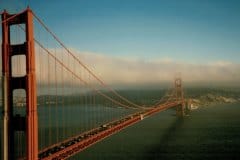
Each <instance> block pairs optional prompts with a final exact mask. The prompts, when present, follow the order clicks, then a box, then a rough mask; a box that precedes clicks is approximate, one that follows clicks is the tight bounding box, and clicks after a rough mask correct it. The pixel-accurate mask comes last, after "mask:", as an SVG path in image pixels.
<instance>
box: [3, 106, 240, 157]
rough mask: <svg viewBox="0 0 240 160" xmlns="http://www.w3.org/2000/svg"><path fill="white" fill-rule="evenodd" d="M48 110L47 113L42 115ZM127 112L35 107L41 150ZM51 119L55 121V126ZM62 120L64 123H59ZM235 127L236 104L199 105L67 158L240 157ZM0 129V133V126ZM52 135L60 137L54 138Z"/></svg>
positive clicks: (238, 118) (238, 119)
mask: <svg viewBox="0 0 240 160" xmlns="http://www.w3.org/2000/svg"><path fill="white" fill-rule="evenodd" d="M47 111H48V112H49V111H50V112H51V113H52V115H51V116H49V115H47V114H44V113H48V112H47ZM90 112H91V113H92V114H93V115H95V121H96V120H97V121H99V123H94V122H93V121H91V120H90V119H91V117H88V118H90V119H88V118H87V115H88V114H89V113H90ZM128 112H129V111H127V110H126V109H121V108H118V109H114V108H96V107H91V108H89V107H88V109H86V108H81V107H76V106H72V107H69V109H68V110H64V111H63V110H61V108H53V107H52V108H50V109H49V108H47V107H42V108H39V128H40V129H39V135H40V137H41V138H40V139H39V142H40V148H41V147H44V146H47V145H49V143H53V142H55V141H60V140H61V139H64V137H65V136H66V135H67V134H75V133H77V132H79V131H84V130H86V129H87V128H86V127H87V126H89V124H91V125H92V126H95V125H96V126H97V125H99V124H101V123H102V122H105V121H107V120H109V119H111V118H113V117H114V116H123V115H126V114H128ZM105 113H108V114H109V113H112V116H113V117H107V116H106V115H107V114H105ZM63 114H64V115H65V117H63ZM77 115H79V116H77ZM71 117H78V118H74V119H73V118H71ZM51 118H52V119H56V118H58V119H59V122H57V121H55V122H54V121H52V120H51ZM62 118H64V119H65V123H60V121H61V119H62ZM92 118H93V117H92ZM49 121H50V122H51V123H49ZM46 122H48V124H45V123H46ZM83 122H84V123H83ZM239 124H240V104H224V105H217V106H210V107H204V108H200V109H198V110H195V111H192V113H191V114H190V116H186V117H184V118H177V117H176V116H175V110H173V109H170V110H167V111H164V112H162V113H159V114H157V115H155V116H153V117H149V118H146V119H145V120H143V121H141V122H139V123H137V124H135V125H134V126H131V127H128V128H127V129H125V130H123V131H121V132H120V133H118V134H115V135H113V136H111V137H109V138H107V139H105V140H103V141H101V142H99V143H97V144H95V145H94V146H92V147H90V148H88V149H86V150H85V151H83V152H81V153H79V154H77V155H75V156H73V157H71V158H70V159H71V160H79V159H80V160H81V159H82V160H85V159H91V160H102V159H104V160H112V159H120V160H128V159H131V160H132V159H138V160H139V159H140V160H146V159H151V160H152V159H153V160H154V159H156V160H157V159H174V160H175V159H199V160H200V159H201V160H202V159H240V137H239V133H240V126H239ZM0 129H1V131H2V128H1V126H0ZM57 132H58V134H59V135H58V137H57V138H56V134H57ZM65 134H66V135H65ZM49 135H52V136H51V137H49ZM49 140H50V141H51V142H49Z"/></svg>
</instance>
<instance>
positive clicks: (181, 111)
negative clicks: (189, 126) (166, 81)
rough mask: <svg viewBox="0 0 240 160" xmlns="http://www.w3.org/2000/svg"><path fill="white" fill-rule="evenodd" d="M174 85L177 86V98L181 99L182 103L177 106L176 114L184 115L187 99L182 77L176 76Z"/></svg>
mask: <svg viewBox="0 0 240 160" xmlns="http://www.w3.org/2000/svg"><path fill="white" fill-rule="evenodd" d="M174 86H175V98H176V100H177V101H180V104H179V105H178V106H176V115H177V116H179V117H182V116H184V109H185V100H184V94H183V88H182V79H181V78H180V77H176V78H175V80H174Z"/></svg>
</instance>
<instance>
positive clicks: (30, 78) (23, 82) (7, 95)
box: [2, 8, 38, 160]
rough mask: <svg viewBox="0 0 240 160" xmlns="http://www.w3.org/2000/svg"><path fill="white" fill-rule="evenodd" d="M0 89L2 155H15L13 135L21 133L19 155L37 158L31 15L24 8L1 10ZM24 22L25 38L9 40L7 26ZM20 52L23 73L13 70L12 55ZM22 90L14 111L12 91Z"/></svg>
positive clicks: (7, 157)
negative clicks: (21, 108) (21, 102)
mask: <svg viewBox="0 0 240 160" xmlns="http://www.w3.org/2000/svg"><path fill="white" fill-rule="evenodd" d="M2 22H3V23H2V84H3V86H2V91H3V92H2V93H3V118H4V119H3V128H4V129H3V130H4V131H3V132H4V133H3V159H4V160H10V159H17V158H21V157H16V155H15V153H16V152H17V150H18V149H19V148H17V147H16V146H15V142H16V137H17V136H18V135H24V136H23V137H24V138H23V140H22V141H23V144H24V145H25V146H24V147H25V149H23V150H24V152H25V153H23V155H22V156H24V157H25V158H26V159H27V160H37V159H38V117H37V98H36V75H35V53H34V36H33V35H34V34H33V15H32V11H31V10H30V9H29V8H28V9H26V10H25V11H24V12H21V13H18V14H15V15H11V14H9V13H7V12H6V11H4V12H3V13H2ZM14 25H22V26H25V31H26V33H25V39H24V40H25V42H24V43H22V44H12V43H11V38H12V36H13V35H12V34H11V26H14ZM15 56H23V57H24V59H25V61H24V62H25V64H24V65H25V68H26V71H25V75H23V76H17V75H14V74H13V70H14V68H13V66H14V64H13V62H12V61H13V60H12V59H13V57H15ZM18 89H21V90H24V92H25V94H26V98H25V102H26V106H25V110H24V113H23V115H19V114H16V113H15V111H14V110H15V108H14V99H13V98H14V91H15V90H18Z"/></svg>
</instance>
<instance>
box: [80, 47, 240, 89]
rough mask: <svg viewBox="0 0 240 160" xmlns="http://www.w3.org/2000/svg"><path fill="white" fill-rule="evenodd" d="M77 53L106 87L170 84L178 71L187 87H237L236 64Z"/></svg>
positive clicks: (239, 69)
mask: <svg viewBox="0 0 240 160" xmlns="http://www.w3.org/2000/svg"><path fill="white" fill-rule="evenodd" d="M75 52H77V51H75ZM77 54H78V56H79V58H80V59H81V60H82V61H83V62H85V63H86V64H88V66H90V67H91V68H92V70H94V72H95V73H97V74H98V75H99V76H100V77H101V78H102V79H104V80H105V81H106V82H107V83H110V84H121V83H123V84H158V83H161V82H167V81H173V79H174V76H175V74H176V73H179V72H180V73H181V76H182V79H183V80H184V82H186V83H191V84H194V83H197V84H201V83H202V84H219V85H221V84H224V85H227V84H230V85H237V84H238V82H240V72H239V71H240V64H234V63H231V62H227V61H216V62H211V63H205V64H194V63H189V62H181V61H177V60H172V59H170V58H163V59H161V58H159V59H155V60H144V59H138V58H133V57H131V58H130V57H113V56H108V55H103V54H96V53H89V52H77Z"/></svg>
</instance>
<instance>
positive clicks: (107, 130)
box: [38, 102, 180, 160]
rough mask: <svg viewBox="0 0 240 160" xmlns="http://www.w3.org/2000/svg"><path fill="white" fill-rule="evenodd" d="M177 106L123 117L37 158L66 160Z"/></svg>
mask: <svg viewBox="0 0 240 160" xmlns="http://www.w3.org/2000/svg"><path fill="white" fill-rule="evenodd" d="M179 104H180V102H171V103H166V104H162V105H160V106H157V107H155V108H151V109H147V110H143V111H141V112H138V113H134V114H131V115H129V116H126V117H124V118H123V119H120V120H117V121H113V122H110V123H108V124H105V125H102V126H100V127H98V128H95V129H92V130H90V131H87V132H84V133H82V134H80V135H78V136H75V137H72V138H70V139H68V140H65V141H64V142H61V143H58V144H55V145H53V146H50V147H48V148H46V149H44V150H43V151H40V153H39V155H38V157H39V158H40V159H43V160H50V159H54V160H60V159H66V158H68V157H70V156H73V155H74V154H76V153H78V152H81V151H82V150H84V149H86V148H88V147H90V146H91V145H93V144H95V143H97V142H99V141H101V140H103V139H104V138H107V137H108V136H110V135H112V134H115V133H117V132H119V131H121V130H122V129H124V128H126V127H128V126H131V125H133V124H135V123H137V122H139V121H141V120H142V119H144V118H146V117H148V116H151V115H153V114H155V113H158V112H161V111H164V110H166V109H168V108H171V107H175V106H176V105H179Z"/></svg>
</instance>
